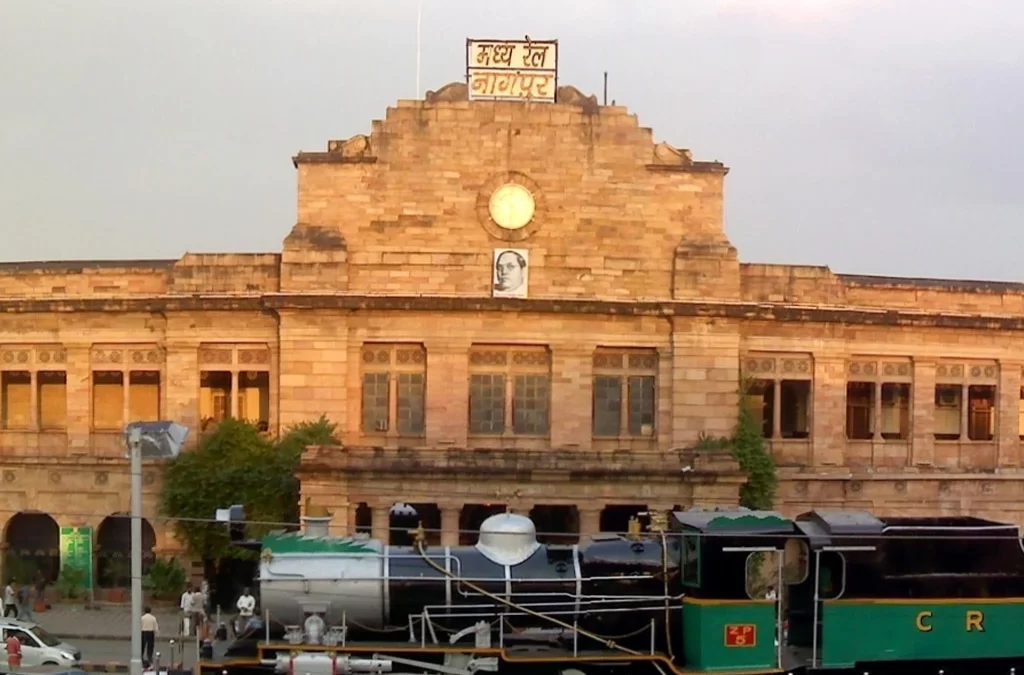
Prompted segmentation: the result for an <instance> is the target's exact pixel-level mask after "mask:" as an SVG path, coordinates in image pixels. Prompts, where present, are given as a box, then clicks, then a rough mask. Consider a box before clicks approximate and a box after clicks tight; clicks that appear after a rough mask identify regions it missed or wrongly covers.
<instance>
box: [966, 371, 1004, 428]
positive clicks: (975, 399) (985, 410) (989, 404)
mask: <svg viewBox="0 0 1024 675" xmlns="http://www.w3.org/2000/svg"><path fill="white" fill-rule="evenodd" d="M996 406H997V403H996V388H995V387H994V386H992V385H987V384H972V385H971V386H969V387H967V411H968V415H967V438H968V440H972V441H991V440H993V439H994V438H995V436H996Z"/></svg>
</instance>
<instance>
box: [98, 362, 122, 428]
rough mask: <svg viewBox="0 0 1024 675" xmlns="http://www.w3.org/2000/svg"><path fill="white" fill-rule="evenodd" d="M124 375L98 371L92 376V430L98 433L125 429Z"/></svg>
mask: <svg viewBox="0 0 1024 675" xmlns="http://www.w3.org/2000/svg"><path fill="white" fill-rule="evenodd" d="M124 425H125V420H124V373H122V372H120V371H117V370H110V371H104V370H97V371H94V372H93V374H92V428H93V429H96V430H97V431H122V430H123V429H124Z"/></svg>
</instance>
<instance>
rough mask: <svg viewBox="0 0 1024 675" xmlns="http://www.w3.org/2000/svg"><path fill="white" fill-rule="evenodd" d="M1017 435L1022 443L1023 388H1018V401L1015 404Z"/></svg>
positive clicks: (1023, 429) (1023, 437)
mask: <svg viewBox="0 0 1024 675" xmlns="http://www.w3.org/2000/svg"><path fill="white" fill-rule="evenodd" d="M1017 435H1018V437H1019V438H1020V440H1022V441H1024V387H1021V388H1020V401H1019V402H1018V404H1017Z"/></svg>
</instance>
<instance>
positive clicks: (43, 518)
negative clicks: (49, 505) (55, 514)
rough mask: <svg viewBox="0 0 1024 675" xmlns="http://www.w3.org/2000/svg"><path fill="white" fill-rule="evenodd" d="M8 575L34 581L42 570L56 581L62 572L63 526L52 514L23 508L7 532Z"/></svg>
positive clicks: (6, 569)
mask: <svg viewBox="0 0 1024 675" xmlns="http://www.w3.org/2000/svg"><path fill="white" fill-rule="evenodd" d="M4 544H6V547H7V550H6V551H5V552H4V577H5V580H8V581H9V580H11V579H15V580H17V581H19V582H23V583H24V582H31V581H33V580H35V578H36V575H37V574H39V573H42V575H43V579H45V580H46V581H48V582H51V583H52V582H54V581H56V580H57V577H58V576H59V575H60V526H59V525H57V521H56V520H54V519H53V518H51V517H50V515H49V514H46V513H40V512H39V511H20V512H18V513H16V514H14V517H12V518H11V520H10V521H9V522H8V523H7V529H6V530H5V531H4Z"/></svg>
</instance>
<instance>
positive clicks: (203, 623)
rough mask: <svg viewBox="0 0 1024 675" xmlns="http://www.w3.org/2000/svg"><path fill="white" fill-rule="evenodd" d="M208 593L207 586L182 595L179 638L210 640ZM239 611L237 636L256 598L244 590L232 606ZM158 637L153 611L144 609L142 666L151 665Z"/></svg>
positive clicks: (253, 612) (254, 604)
mask: <svg viewBox="0 0 1024 675" xmlns="http://www.w3.org/2000/svg"><path fill="white" fill-rule="evenodd" d="M209 593H210V589H209V586H208V585H207V584H206V582H203V584H202V585H201V586H200V587H198V588H196V587H194V586H191V585H189V586H188V587H186V588H185V591H184V592H183V593H182V594H181V602H180V603H179V607H180V609H181V625H180V627H179V628H180V630H179V635H187V636H192V635H196V636H199V637H200V638H202V639H204V640H205V639H208V638H209V616H208V614H207V603H208V598H209ZM235 606H236V608H237V609H238V614H237V618H236V621H235V634H236V635H238V634H239V633H241V632H242V631H244V630H245V627H246V626H247V625H248V624H249V622H250V621H251V620H252V619H253V617H254V616H255V614H256V598H254V597H253V595H252V593H250V592H249V589H248V588H246V589H245V590H243V591H242V594H241V595H240V596H239V597H238V601H237V602H236V603H235ZM158 635H160V624H159V622H158V621H157V618H156V616H154V615H153V611H152V609H150V608H149V607H146V608H145V609H144V610H143V613H142V661H143V663H144V664H146V665H147V666H148V665H151V664H152V663H153V655H154V653H155V650H156V638H157V636H158Z"/></svg>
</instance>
